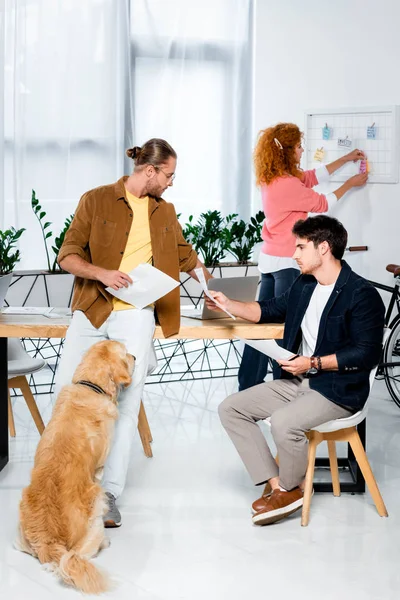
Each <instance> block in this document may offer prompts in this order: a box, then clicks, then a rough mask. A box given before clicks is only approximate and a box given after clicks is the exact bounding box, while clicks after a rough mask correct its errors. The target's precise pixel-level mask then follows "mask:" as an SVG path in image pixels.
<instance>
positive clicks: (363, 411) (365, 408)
mask: <svg viewBox="0 0 400 600" xmlns="http://www.w3.org/2000/svg"><path fill="white" fill-rule="evenodd" d="M389 335H390V329H389V328H388V327H385V328H384V330H383V339H382V344H383V348H384V347H385V344H386V342H387V340H388V337H389ZM378 367H379V364H378V365H376V367H374V368H373V369H372V371H371V373H370V374H369V394H368V398H367V401H366V403H365V404H364V406H363V408H362V409H361V410H360V411H359V412H358V413H356V414H357V415H359V416H360V420H362V419H361V417H363V418H364V417H366V416H367V412H368V401H369V399H370V397H371V390H372V386H373V385H374V381H375V375H376V372H377V370H378Z"/></svg>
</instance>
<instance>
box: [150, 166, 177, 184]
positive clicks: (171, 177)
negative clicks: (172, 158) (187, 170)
mask: <svg viewBox="0 0 400 600" xmlns="http://www.w3.org/2000/svg"><path fill="white" fill-rule="evenodd" d="M153 167H154V168H155V170H156V171H161V172H162V173H164V175H165V177H166V178H167V179H169V180H170V181H174V179H175V173H172V175H169V174H168V173H166V172H165V171H164V169H162V168H161V167H156V166H155V165H153Z"/></svg>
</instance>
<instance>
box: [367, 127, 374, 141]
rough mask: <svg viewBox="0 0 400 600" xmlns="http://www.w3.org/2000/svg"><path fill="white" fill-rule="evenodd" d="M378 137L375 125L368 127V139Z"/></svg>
mask: <svg viewBox="0 0 400 600" xmlns="http://www.w3.org/2000/svg"><path fill="white" fill-rule="evenodd" d="M375 138H376V128H375V126H374V125H371V127H367V139H368V140H374V139H375Z"/></svg>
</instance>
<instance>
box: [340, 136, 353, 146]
mask: <svg viewBox="0 0 400 600" xmlns="http://www.w3.org/2000/svg"><path fill="white" fill-rule="evenodd" d="M337 144H338V146H339V147H340V148H351V144H352V141H351V140H350V139H349V138H348V137H346V138H338V141H337Z"/></svg>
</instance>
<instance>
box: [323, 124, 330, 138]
mask: <svg viewBox="0 0 400 600" xmlns="http://www.w3.org/2000/svg"><path fill="white" fill-rule="evenodd" d="M330 137H331V129H330V127H328V126H327V125H325V127H323V128H322V139H323V140H329V138H330Z"/></svg>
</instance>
